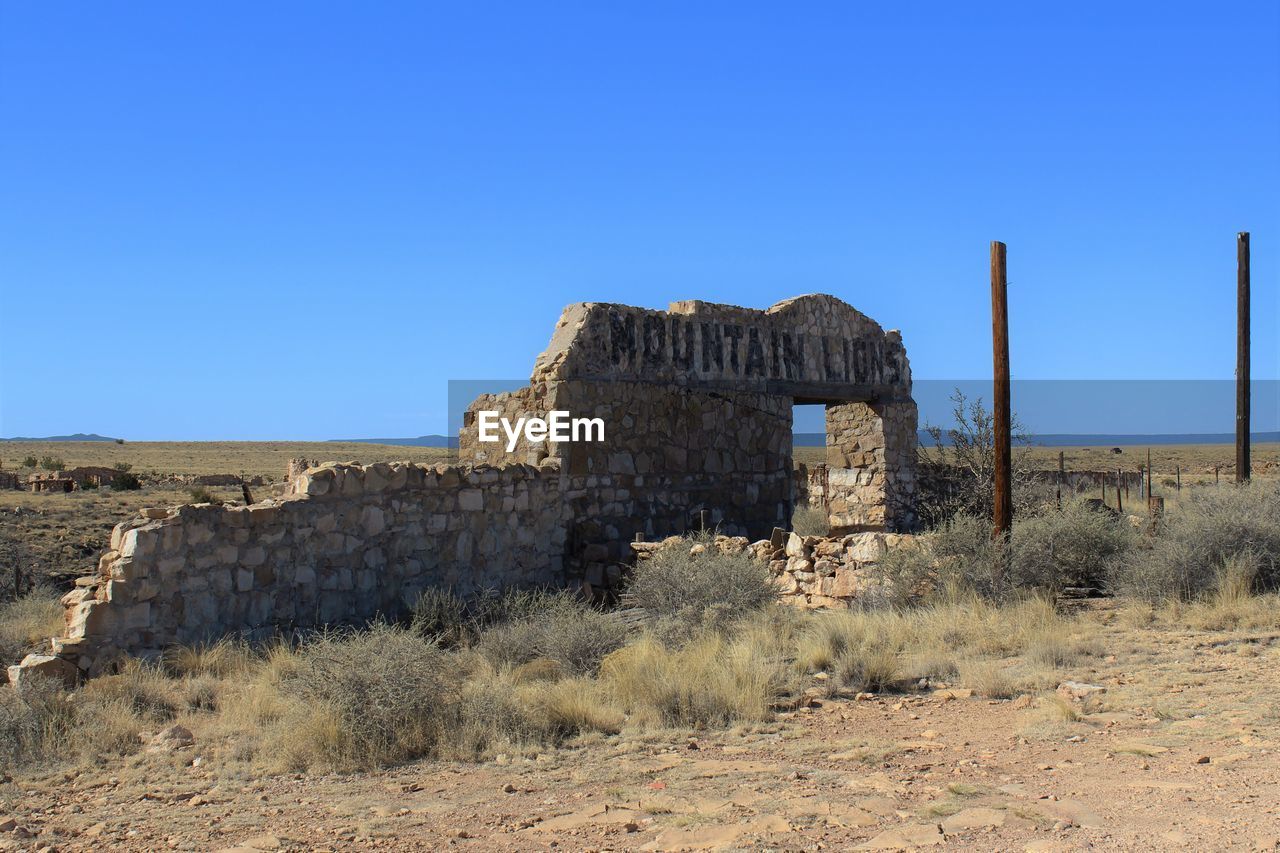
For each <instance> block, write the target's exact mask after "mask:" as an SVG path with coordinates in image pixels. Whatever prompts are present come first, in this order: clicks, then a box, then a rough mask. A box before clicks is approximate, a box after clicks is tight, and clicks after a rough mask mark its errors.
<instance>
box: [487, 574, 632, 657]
mask: <svg viewBox="0 0 1280 853" xmlns="http://www.w3.org/2000/svg"><path fill="white" fill-rule="evenodd" d="M626 635H627V627H626V625H625V624H624V623H623V622H622V621H621V620H620V619H619V618H618V616H617V614H615V613H610V612H607V611H603V610H599V609H597V608H595V607H592V606H591V605H589V604H587V603H586V602H584V601H581V600H579V599H577V598H574V597H572V596H570V595H568V594H564V595H559V596H556V597H554V598H552V599H551V600H550V601H549V602H547V603H546V605H545V607H543V608H542V609H540V610H539V611H538V612H536V613H535V614H533V615H530V616H525V617H523V618H519V619H516V620H514V621H511V622H508V623H506V624H501V625H497V626H495V627H492V628H489V629H488V630H486V631H485V632H484V633H483V634H481V635H480V640H479V642H478V643H477V646H476V648H477V649H478V650H479V651H480V653H481V654H483V655H484V656H485V657H486V658H487V659H488V660H489V661H490V662H491V663H493V664H494V665H497V666H509V667H515V666H520V665H521V664H525V663H528V662H530V661H532V660H535V659H537V658H549V659H551V660H554V661H556V662H557V663H559V664H560V665H561V666H562V667H563V668H564V669H565V670H566V671H567V672H570V673H573V674H577V675H589V674H593V673H594V672H595V671H596V669H597V668H598V667H599V666H600V661H601V660H603V659H604V656H605V655H607V654H609V653H610V652H612V651H613V650H614V649H617V648H619V647H620V646H621V645H622V644H623V642H625V640H626Z"/></svg>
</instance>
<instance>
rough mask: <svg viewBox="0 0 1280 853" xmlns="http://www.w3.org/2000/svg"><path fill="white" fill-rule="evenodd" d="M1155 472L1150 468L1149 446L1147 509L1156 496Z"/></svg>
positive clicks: (1149, 454)
mask: <svg viewBox="0 0 1280 853" xmlns="http://www.w3.org/2000/svg"><path fill="white" fill-rule="evenodd" d="M1155 485H1156V472H1155V471H1153V470H1152V469H1151V448H1150V447H1148V448H1147V509H1151V502H1152V500H1153V499H1154V498H1155V496H1156V492H1155Z"/></svg>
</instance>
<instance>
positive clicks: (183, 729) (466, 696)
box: [0, 443, 1280, 850]
mask: <svg viewBox="0 0 1280 853" xmlns="http://www.w3.org/2000/svg"><path fill="white" fill-rule="evenodd" d="M182 448H183V449H179V446H177V445H123V446H121V445H101V446H99V445H97V444H93V445H92V446H87V445H71V444H62V443H58V444H55V445H49V446H47V447H34V446H32V445H29V444H27V443H22V444H10V445H5V446H0V458H2V459H3V467H4V469H6V470H7V469H11V468H13V467H15V466H16V465H18V464H20V462H21V460H22V459H23V458H24V457H25V456H28V455H36V456H41V455H45V454H54V455H58V456H61V457H63V458H64V459H65V461H66V463H67V466H68V467H74V466H75V465H78V464H115V463H117V462H125V463H126V464H129V465H131V466H132V470H133V471H136V472H141V473H142V474H143V479H144V482H145V481H146V480H147V479H149V478H154V479H155V480H167V481H165V482H159V483H156V484H152V485H144V486H143V488H141V489H139V490H136V491H115V490H101V489H100V490H88V491H83V492H81V491H77V492H72V493H69V494H59V495H40V494H30V493H23V492H16V491H15V492H3V493H0V525H3V527H2V528H0V529H2V530H3V533H4V536H5V539H6V541H7V542H8V543H9V547H11V548H12V547H16V548H17V549H18V550H17V551H15V552H11V553H17V554H18V555H19V558H20V559H21V560H23V564H24V566H26V567H27V569H26V570H27V572H28V573H29V575H30V577H32V578H34V579H35V580H36V581H38V582H39V585H40V586H39V587H38V588H37V590H36V592H35V593H32V594H30V595H28V596H27V597H26V598H24V599H23V600H22V601H21V602H19V603H17V604H10V605H6V606H5V607H6V609H5V611H4V613H3V614H0V627H2V628H3V648H4V649H5V653H6V655H8V656H9V657H13V656H14V655H16V654H20V653H21V651H22V650H23V646H24V643H31V642H34V641H37V640H38V639H39V638H40V637H41V636H47V635H48V633H50V632H52V631H54V630H56V628H57V626H58V624H59V623H60V621H61V614H60V608H59V607H58V606H57V605H56V600H55V596H56V595H57V594H59V593H60V592H61V591H62V590H64V589H66V588H67V586H68V585H69V584H70V583H71V582H72V580H73V579H74V576H75V575H77V574H80V573H83V572H85V571H88V570H89V569H90V568H91V567H92V564H93V560H94V557H95V556H96V554H97V552H98V551H99V550H101V549H103V548H105V547H106V538H107V536H108V535H109V533H110V529H111V526H112V525H113V524H115V523H116V522H117V521H119V520H120V519H121V518H123V517H125V516H127V515H129V514H132V513H135V512H137V510H138V509H139V508H141V507H147V506H157V505H165V504H169V503H178V502H183V501H187V500H190V499H191V495H190V489H191V488H192V487H191V486H190V485H187V484H186V483H183V482H179V481H178V480H177V478H180V477H182V476H189V475H194V474H205V473H241V472H243V473H244V474H245V475H247V476H263V477H267V476H270V477H272V482H267V483H264V484H263V485H262V486H258V487H254V489H255V493H256V494H261V495H262V496H266V495H267V494H270V493H272V490H273V489H278V488H279V487H280V481H281V479H282V476H283V472H284V469H285V466H286V464H287V461H288V460H289V459H290V458H294V457H299V456H301V457H306V458H312V459H321V458H349V459H356V460H360V461H362V462H374V461H379V460H390V459H404V458H412V459H417V460H419V461H437V460H439V461H445V460H446V459H447V458H448V452H447V451H440V450H431V449H423V448H405V447H385V446H374V445H364V444H360V445H336V446H335V445H329V444H325V445H308V444H288V443H272V444H257V443H255V444H239V443H236V444H218V445H213V446H201V445H182ZM1037 452H1040V451H1037ZM1073 453H1077V454H1078V459H1079V462H1076V463H1073V462H1072V461H1071V460H1072V458H1073V456H1072V454H1073ZM1129 453H1130V450H1129V449H1128V448H1126V449H1125V455H1126V456H1127V455H1129ZM124 454H132V455H124ZM1043 454H1044V459H1045V461H1046V466H1047V465H1048V463H1049V462H1050V461H1051V463H1052V465H1053V466H1056V464H1057V451H1056V449H1055V450H1051V451H1050V450H1047V449H1045V450H1043ZM798 455H799V454H798ZM1135 456H1136V454H1135ZM1254 456H1255V460H1256V462H1255V465H1257V466H1258V468H1259V470H1260V471H1261V472H1262V476H1260V477H1259V482H1258V483H1256V484H1255V486H1254V487H1253V488H1254V489H1255V490H1256V491H1255V492H1254V494H1255V495H1257V496H1259V497H1258V500H1261V501H1274V500H1275V498H1274V496H1271V497H1268V495H1272V494H1273V492H1274V490H1275V481H1274V476H1273V475H1274V473H1275V472H1276V470H1277V469H1276V460H1277V447H1276V446H1274V445H1272V446H1263V447H1257V448H1255V450H1254ZM1219 457H1221V458H1222V460H1223V461H1224V462H1225V461H1229V459H1230V448H1226V447H1212V448H1170V447H1165V448H1161V449H1160V451H1159V452H1153V460H1155V462H1156V470H1157V473H1158V474H1163V473H1164V469H1165V467H1168V468H1169V469H1170V472H1172V470H1173V466H1182V468H1183V471H1184V485H1185V486H1186V500H1185V501H1182V500H1177V499H1175V498H1176V497H1177V496H1176V494H1175V495H1171V496H1170V497H1171V500H1170V502H1169V512H1170V513H1171V514H1173V515H1177V514H1178V513H1180V512H1187V513H1191V512H1195V511H1197V510H1195V505H1196V504H1195V501H1194V500H1193V499H1192V495H1193V494H1195V493H1197V490H1201V491H1203V492H1204V493H1215V494H1216V493H1220V492H1221V490H1222V489H1223V488H1230V487H1229V486H1226V485H1225V478H1224V486H1222V487H1214V486H1212V485H1208V484H1206V485H1201V486H1195V484H1194V481H1192V482H1188V477H1187V474H1186V472H1187V471H1198V472H1201V473H1203V471H1204V469H1205V468H1208V469H1209V470H1210V471H1211V470H1212V465H1213V464H1219V463H1218V459H1219ZM1106 458H1110V459H1112V460H1114V455H1113V454H1110V452H1109V448H1092V449H1079V450H1074V451H1068V460H1069V461H1068V465H1071V466H1073V467H1078V468H1086V467H1089V463H1090V462H1091V461H1092V460H1094V459H1099V460H1101V459H1106ZM1143 461H1145V452H1144V453H1143ZM1112 467H1114V466H1112ZM1209 479H1210V481H1211V480H1212V475H1211V474H1210V475H1209ZM1158 488H1159V487H1158ZM209 491H210V492H211V493H213V495H214V496H215V497H218V498H220V499H226V500H240V499H241V495H240V489H239V487H210V488H209ZM1183 503H1185V506H1183V505H1182V504H1183ZM1240 505H1241V506H1243V504H1240ZM1265 505H1266V506H1274V504H1265ZM1250 518H1253V519H1254V520H1253V521H1250V522H1248V523H1249V524H1256V525H1259V526H1260V529H1262V533H1261V534H1260V537H1261V538H1260V540H1259V541H1273V540H1274V541H1280V540H1276V537H1277V533H1276V530H1275V527H1276V525H1275V524H1274V523H1273V521H1268V518H1269V516H1267V515H1266V514H1265V513H1264V514H1263V515H1262V516H1261V517H1259V518H1255V517H1254V516H1250ZM1117 524H1118V525H1120V526H1119V527H1118V528H1117V529H1124V530H1125V531H1126V534H1125V535H1126V536H1127V535H1129V534H1130V528H1129V525H1127V524H1126V522H1125V521H1124V520H1120V521H1119V522H1117ZM1134 526H1135V527H1136V528H1140V529H1143V530H1146V529H1147V528H1148V527H1149V525H1148V523H1147V520H1145V519H1139V523H1137V524H1136V525H1134ZM1113 532H1114V531H1113ZM1132 534H1133V535H1134V536H1138V535H1139V534H1138V533H1137V531H1136V530H1134V531H1132ZM1107 535H1111V533H1108V534H1107ZM1233 535H1238V534H1233ZM1266 537H1271V539H1267V538H1266ZM1134 542H1135V543H1136V544H1134V545H1133V548H1134V549H1135V550H1134V551H1133V552H1132V553H1131V554H1130V555H1129V556H1128V557H1127V558H1126V559H1127V560H1132V561H1139V562H1143V564H1144V565H1148V564H1149V565H1152V566H1156V567H1157V569H1158V568H1159V567H1158V565H1157V563H1158V561H1156V562H1153V561H1155V557H1154V556H1152V555H1157V556H1158V555H1159V554H1160V553H1161V552H1160V551H1159V548H1158V547H1153V546H1152V543H1151V542H1150V541H1149V540H1138V539H1135V540H1134ZM1143 542H1145V543H1146V544H1142V543H1143ZM1182 544H1185V543H1182ZM676 550H677V551H679V550H680V549H679V548H677V549H676ZM1168 553H1169V554H1175V555H1176V554H1178V553H1180V552H1178V551H1177V549H1176V548H1171V550H1169V551H1168ZM1086 556H1087V555H1086ZM1178 559H1181V557H1178ZM1228 564H1229V565H1228V568H1230V566H1231V565H1234V563H1232V562H1231V561H1228ZM1268 565H1270V566H1271V568H1269V569H1265V570H1266V571H1270V572H1273V573H1274V564H1268ZM1259 571H1263V570H1261V569H1259V568H1258V566H1257V565H1254V566H1253V568H1252V569H1250V572H1252V573H1256V572H1259ZM1139 574H1141V573H1139ZM1143 577H1148V576H1147V575H1143ZM1253 577H1254V574H1248V575H1240V574H1239V573H1236V574H1232V573H1231V572H1230V571H1226V572H1222V571H1220V572H1218V575H1217V580H1211V581H1207V582H1206V583H1207V584H1208V585H1207V586H1205V587H1204V588H1203V589H1197V590H1193V591H1192V593H1191V594H1188V595H1186V596H1181V597H1177V596H1174V597H1169V596H1165V597H1157V596H1143V595H1134V594H1123V595H1117V596H1116V597H1113V598H1101V599H1070V598H1058V599H1056V600H1055V599H1051V598H1045V597H1043V596H1030V595H1028V596H1013V597H1010V598H1008V599H1007V600H1003V601H989V600H986V599H984V598H981V597H978V596H976V595H971V594H967V593H964V592H961V591H956V590H946V591H944V593H943V594H939V595H937V596H935V597H933V598H931V599H929V600H927V601H926V600H922V601H919V602H915V603H913V604H912V605H911V606H905V605H904V606H901V607H893V608H889V609H887V610H883V611H867V612H846V613H842V614H829V613H827V614H823V613H808V612H803V613H802V612H796V611H794V610H793V609H791V608H787V607H783V606H781V605H777V604H759V603H757V604H754V605H752V606H751V607H742V608H736V611H735V612H732V613H729V614H728V615H726V614H725V613H723V612H720V611H717V610H716V605H715V603H714V602H712V603H709V604H708V606H707V609H706V610H705V611H703V612H701V613H699V614H697V615H696V616H695V618H694V620H693V621H692V622H690V621H689V619H690V617H689V615H688V613H685V612H683V611H682V612H680V613H673V614H669V618H667V619H666V621H661V620H659V621H657V622H652V623H640V624H638V623H635V622H634V620H633V621H628V622H607V620H608V619H611V618H612V617H611V615H610V614H600V613H598V612H596V611H591V610H584V609H579V610H571V611H569V612H568V617H567V618H568V620H569V621H568V622H567V623H566V622H564V621H560V622H557V621H555V620H556V619H564V618H565V611H563V610H561V611H556V610H555V609H554V607H553V608H552V609H551V610H547V611H545V612H543V611H538V612H536V613H535V612H534V611H530V614H532V615H527V616H521V617H519V618H512V619H511V621H509V622H506V623H503V622H490V623H486V624H485V625H483V626H480V627H474V626H473V627H472V628H469V629H459V630H460V632H461V633H459V634H457V635H456V636H455V635H452V634H451V635H450V636H453V639H452V640H451V645H449V646H448V647H447V648H445V647H439V648H438V647H437V646H438V644H439V643H440V642H442V641H441V640H439V639H438V638H439V637H444V636H445V635H446V632H445V631H443V629H441V628H440V626H438V625H435V623H432V627H429V628H427V629H423V628H421V627H420V626H419V625H418V624H417V623H416V622H415V624H414V625H413V626H409V627H396V626H389V627H386V628H385V629H384V630H385V631H386V632H387V633H384V634H373V635H356V636H353V637H350V638H344V637H335V638H331V640H330V641H327V642H331V643H332V645H330V646H325V647H323V648H320V649H319V651H317V650H316V649H314V648H313V649H311V650H308V648H306V647H301V648H299V647H276V648H267V649H249V648H245V647H239V646H235V645H220V646H216V647H210V648H199V649H185V650H177V651H176V653H175V654H174V655H173V656H172V657H167V658H166V659H165V660H164V661H163V662H162V663H161V664H159V665H156V666H138V667H132V668H129V669H126V670H125V671H123V672H121V673H119V674H116V675H109V676H104V677H103V678H100V679H96V680H95V681H93V682H91V683H90V684H89V685H87V686H85V687H83V688H80V689H78V690H76V691H74V692H72V693H68V694H61V693H57V694H50V695H40V696H36V697H35V698H33V699H29V700H24V701H25V702H26V705H23V706H22V707H21V708H18V707H17V706H8V705H6V706H3V707H0V711H3V713H0V736H3V737H10V738H13V739H14V744H10V745H5V744H0V747H3V748H0V754H3V756H5V757H0V769H2V770H3V775H0V849H22V850H28V849H29V850H39V849H46V850H98V849H131V850H155V849H178V850H211V849H212V850H219V849H238V850H277V849H283V850H345V849H368V850H374V849H376V850H384V849H386V850H427V849H441V848H449V849H474V850H528V849H561V850H565V849H567V850H580V849H582V850H609V849H647V850H698V849H777V850H823V849H836V850H839V849H855V848H866V849H912V848H917V847H935V846H936V847H938V848H940V849H941V848H943V847H945V848H946V849H953V848H954V849H974V850H990V849H1000V850H1077V849H1107V850H1150V849H1168V848H1175V847H1189V848H1191V849H1239V850H1272V849H1278V848H1280V761H1278V760H1277V750H1280V734H1277V732H1280V725H1278V724H1280V703H1278V702H1277V699H1276V697H1275V695H1274V685H1275V684H1276V683H1280V599H1278V598H1277V597H1276V595H1275V594H1274V593H1266V592H1262V591H1261V590H1260V589H1255V588H1254V587H1253V586H1252V585H1251V581H1252V579H1253ZM1268 577H1272V578H1274V574H1272V575H1269V576H1268ZM690 598H691V599H696V598H697V594H696V593H690ZM562 605H564V603H563V602H561V604H560V605H556V606H562ZM564 606H567V605H564ZM572 606H573V607H581V605H578V604H574V605H572ZM731 609H733V608H731ZM548 614H551V615H548ZM557 614H559V615H557ZM744 614H745V615H744ZM596 620H606V621H596ZM717 620H718V621H717ZM570 624H571V625H573V626H581V625H584V624H585V625H588V627H590V626H595V625H599V626H601V628H602V630H604V629H607V630H606V631H605V633H608V632H609V631H612V632H616V633H615V634H613V635H611V636H612V639H611V640H610V641H608V642H604V641H602V640H600V639H599V637H598V636H597V635H595V634H592V633H591V632H590V631H585V632H578V633H576V634H575V633H574V632H573V631H571V630H568V628H567V625H570ZM446 627H448V626H446ZM517 629H519V630H517ZM526 629H527V630H528V631H529V632H531V633H521V631H524V630H526ZM467 630H470V631H471V633H470V634H466V631H467ZM539 632H541V633H539ZM463 635H466V637H467V639H463V640H459V639H458V637H459V636H463ZM672 637H678V638H679V639H672ZM530 638H532V639H530ZM570 643H577V644H579V645H581V646H583V648H578V647H577V646H575V647H574V649H573V650H571V651H566V650H565V646H566V645H567V644H570ZM362 644H363V645H362ZM525 644H528V645H530V646H531V647H533V648H534V651H531V652H528V653H527V654H526V653H524V652H525V650H523V649H521V648H520V647H521V646H522V645H525ZM513 646H514V647H515V649H514V650H513V648H512V647H513ZM565 660H574V661H578V662H579V663H577V664H575V666H574V667H572V668H571V667H568V665H566V664H562V663H560V661H565ZM582 661H585V663H583V662H582ZM12 662H13V661H12V660H6V663H12ZM364 668H367V669H368V671H369V673H372V675H369V678H372V679H373V681H372V682H365V684H366V685H367V683H374V684H376V685H377V686H378V687H379V688H385V689H386V690H387V691H388V692H387V693H386V694H385V695H386V696H387V697H389V698H388V699H387V700H386V704H387V706H388V707H392V706H394V707H395V708H397V709H398V707H399V706H398V705H396V703H407V704H406V705H405V708H406V709H407V710H406V711H405V713H404V715H403V716H401V717H395V718H394V719H396V720H398V721H399V722H398V723H397V724H396V725H397V726H398V728H397V729H396V730H395V731H393V732H390V733H389V732H387V731H384V730H374V731H373V732H371V733H368V732H366V733H365V734H361V735H352V734H351V732H349V731H347V730H346V729H344V726H347V727H350V726H353V725H357V724H358V723H360V722H361V719H360V715H361V714H365V713H368V712H369V710H370V706H368V705H367V702H368V697H362V696H358V695H351V694H352V693H353V692H354V688H352V687H351V685H350V684H347V683H346V680H345V679H346V674H347V673H349V672H350V671H352V670H360V669H364ZM655 673H661V677H658V676H656V675H655ZM726 673H727V674H726ZM361 674H362V676H363V675H365V673H361ZM658 683H662V684H663V685H664V686H665V687H667V688H669V689H670V690H671V691H673V692H672V693H671V694H670V695H667V694H661V695H659V692H658V691H657V690H656V689H655V685H656V684H658ZM362 689H363V688H362ZM308 691H310V692H308ZM316 691H319V692H316ZM326 691H327V692H326ZM344 691H345V692H344ZM424 696H429V697H432V701H431V702H428V703H427V706H426V707H423V705H422V701H423V700H422V697H424ZM317 697H320V698H319V699H317ZM362 702H364V703H366V704H361V703H362ZM344 703H345V704H344ZM433 703H434V704H433ZM320 705H324V707H325V708H326V709H329V710H326V711H325V712H324V713H321V712H319V711H318V710H317V709H318V707H319V706H320ZM334 708H337V709H339V711H332V709H334ZM343 709H345V710H343ZM376 710H379V711H381V710H383V708H382V706H380V705H379V706H376ZM331 711H332V713H331ZM428 712H429V713H428ZM24 714H25V715H26V716H23V715H24ZM335 715H336V716H335ZM428 717H430V719H429V720H428V719H427V718H428ZM445 717H447V718H448V720H449V722H448V723H447V724H446V723H440V722H439V721H438V719H436V718H440V719H443V718H445ZM427 723H429V725H427ZM423 726H425V727H423ZM357 727H358V726H357ZM418 727H422V728H418ZM361 738H366V739H364V740H362V739H361ZM368 738H372V739H368ZM19 740H21V744H18V743H17V741H19ZM23 750H25V752H24V751H23ZM5 762H7V764H6V763H5Z"/></svg>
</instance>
